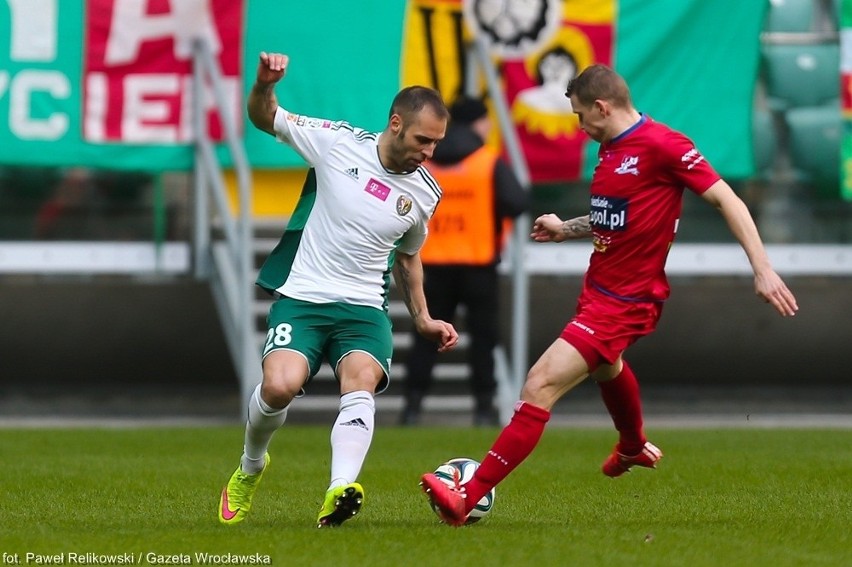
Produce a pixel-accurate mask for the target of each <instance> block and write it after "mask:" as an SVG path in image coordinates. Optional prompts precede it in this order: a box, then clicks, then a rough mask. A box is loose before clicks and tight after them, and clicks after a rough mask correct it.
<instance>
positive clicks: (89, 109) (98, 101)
mask: <svg viewBox="0 0 852 567" xmlns="http://www.w3.org/2000/svg"><path fill="white" fill-rule="evenodd" d="M107 91H108V89H107V82H106V77H105V76H104V74H103V73H89V74H88V75H86V99H85V102H84V104H85V110H84V112H83V137H85V138H86V139H87V140H89V141H90V142H95V143H98V142H104V141H106V128H105V126H106V114H107V111H106V103H107Z"/></svg>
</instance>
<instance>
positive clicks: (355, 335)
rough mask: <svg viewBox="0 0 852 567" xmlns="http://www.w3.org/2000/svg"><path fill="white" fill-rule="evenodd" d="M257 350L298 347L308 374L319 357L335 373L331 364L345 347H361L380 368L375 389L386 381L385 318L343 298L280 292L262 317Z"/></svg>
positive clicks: (388, 341) (389, 353)
mask: <svg viewBox="0 0 852 567" xmlns="http://www.w3.org/2000/svg"><path fill="white" fill-rule="evenodd" d="M266 324H267V328H268V330H267V332H266V343H265V344H264V347H263V356H264V357H266V355H267V354H269V353H270V352H272V351H274V350H280V349H287V350H294V351H296V352H300V353H302V354H303V355H304V356H305V358H306V359H307V361H308V366H309V368H310V374H309V378H308V380H309V381H310V378H312V377H313V376H314V375H315V374H316V373H317V372H319V369H320V365H321V364H322V361H323V359H325V360H327V361H328V363H329V364H330V365H331V367H332V368H333V369H334V371H335V375H336V374H337V365H338V363H339V362H340V359H342V358H343V357H344V356H346V355H347V354H349V353H350V352H355V351H359V352H365V353H367V354H369V355H370V356H372V357H373V358H374V359H375V360H376V362H378V363H379V366H381V367H382V370H383V371H384V374H385V376H384V378H382V380H381V381H380V382H379V385H378V386H377V387H376V392H375V393H377V394H378V393H380V392H383V391H384V390H385V389H386V388H387V387H388V383H389V381H390V378H389V377H390V363H391V358H392V357H393V334H392V331H391V328H392V326H391V320H390V317H388V314H387V313H386V312H385V311H382V310H381V309H376V308H374V307H367V306H364V305H349V304H346V303H310V302H307V301H301V300H298V299H293V298H291V297H282V298H280V299H278V300H276V301H275V303H273V304H272V307H270V309H269V315H267V317H266Z"/></svg>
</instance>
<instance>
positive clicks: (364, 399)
mask: <svg viewBox="0 0 852 567" xmlns="http://www.w3.org/2000/svg"><path fill="white" fill-rule="evenodd" d="M375 415H376V403H375V401H374V400H373V395H372V394H371V393H370V392H367V391H366V390H360V391H357V392H349V393H348V394H344V395H342V396H340V413H339V414H338V415H337V420H336V421H335V422H334V427H332V428H331V484H329V488H335V487H337V486H343V485H345V484H349V483H350V482H355V480H356V479H357V478H358V473H360V472H361V466H362V465H363V464H364V459H365V458H366V457H367V451H369V450H370V443H371V442H372V440H373V429H374V428H375Z"/></svg>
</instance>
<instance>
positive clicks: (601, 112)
mask: <svg viewBox="0 0 852 567" xmlns="http://www.w3.org/2000/svg"><path fill="white" fill-rule="evenodd" d="M571 107H572V108H573V109H574V114H576V115H577V118H579V119H580V128H582V130H583V132H585V133H586V134H588V135H589V137H590V138H591V139H592V140H594V141H596V142H605V141H607V140H608V139H609V138H608V136H607V129H606V127H607V124H608V122H609V121H608V120H607V118H608V116H609V107H608V106H607V104H606V103H605V102H603V101H600V100H596V101H595V102H594V103H593V104H591V105H588V106H587V105H585V104H583V103H581V102H580V100H579V99H578V98H577V97H576V96H574V95H571Z"/></svg>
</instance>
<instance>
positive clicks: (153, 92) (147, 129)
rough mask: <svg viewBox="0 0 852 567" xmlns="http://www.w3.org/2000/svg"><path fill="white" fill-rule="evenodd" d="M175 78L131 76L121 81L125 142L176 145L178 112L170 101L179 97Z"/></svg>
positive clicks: (177, 81)
mask: <svg viewBox="0 0 852 567" xmlns="http://www.w3.org/2000/svg"><path fill="white" fill-rule="evenodd" d="M180 83H181V81H180V76H178V75H154V74H150V75H130V76H128V77H126V78H125V79H124V112H123V113H122V116H121V132H122V135H123V137H124V139H126V140H134V141H139V142H176V141H177V139H178V133H177V128H176V126H177V124H178V123H179V117H178V116H177V110H178V109H179V108H180V106H178V107H177V108H175V107H174V105H173V104H170V103H169V99H173V100H174V99H175V97H178V98H179V97H180V94H181V93H180Z"/></svg>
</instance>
